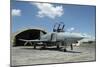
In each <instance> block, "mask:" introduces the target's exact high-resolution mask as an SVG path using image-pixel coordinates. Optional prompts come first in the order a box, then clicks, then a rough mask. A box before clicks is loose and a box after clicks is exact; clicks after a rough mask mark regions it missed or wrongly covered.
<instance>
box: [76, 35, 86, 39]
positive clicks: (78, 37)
mask: <svg viewBox="0 0 100 67" xmlns="http://www.w3.org/2000/svg"><path fill="white" fill-rule="evenodd" d="M76 38H77V40H81V39H83V38H85V36H83V35H79V36H77V37H76Z"/></svg>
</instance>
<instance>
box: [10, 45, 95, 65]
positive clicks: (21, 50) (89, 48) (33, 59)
mask: <svg viewBox="0 0 100 67" xmlns="http://www.w3.org/2000/svg"><path fill="white" fill-rule="evenodd" d="M95 55H96V54H95V44H81V46H78V47H77V46H74V50H71V49H70V47H69V46H68V47H67V52H63V51H62V50H60V49H57V48H56V47H55V46H53V47H47V48H45V49H42V48H40V47H37V49H33V47H32V46H18V47H11V65H12V66H19V65H38V64H52V63H65V62H66V63H69V62H82V61H95V60H96V58H95Z"/></svg>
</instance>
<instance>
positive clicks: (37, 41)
mask: <svg viewBox="0 0 100 67" xmlns="http://www.w3.org/2000/svg"><path fill="white" fill-rule="evenodd" d="M19 40H20V41H24V42H35V43H39V42H47V41H46V40H38V39H37V40H25V39H19Z"/></svg>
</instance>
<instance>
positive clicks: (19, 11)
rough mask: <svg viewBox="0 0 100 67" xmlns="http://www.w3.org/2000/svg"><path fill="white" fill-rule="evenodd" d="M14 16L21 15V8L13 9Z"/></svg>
mask: <svg viewBox="0 0 100 67" xmlns="http://www.w3.org/2000/svg"><path fill="white" fill-rule="evenodd" d="M12 16H21V10H20V9H12Z"/></svg>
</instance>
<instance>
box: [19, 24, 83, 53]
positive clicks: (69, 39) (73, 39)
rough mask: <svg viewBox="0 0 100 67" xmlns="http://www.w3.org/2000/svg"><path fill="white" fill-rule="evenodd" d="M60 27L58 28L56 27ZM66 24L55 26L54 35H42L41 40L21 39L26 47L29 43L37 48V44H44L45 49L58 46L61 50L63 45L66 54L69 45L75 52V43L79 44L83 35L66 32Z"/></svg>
mask: <svg viewBox="0 0 100 67" xmlns="http://www.w3.org/2000/svg"><path fill="white" fill-rule="evenodd" d="M57 25H58V27H57V28H56V26H57ZM64 26H65V25H64V24H62V26H61V24H56V25H54V28H56V29H53V32H52V33H47V34H45V35H41V36H40V39H36V40H25V39H19V40H21V41H25V43H24V45H26V44H27V43H30V44H31V45H33V46H34V48H36V44H42V45H43V46H44V48H45V47H46V45H47V44H53V45H54V44H56V46H57V48H59V47H60V46H61V45H63V50H64V52H65V51H67V50H66V48H67V46H68V45H70V47H71V50H73V45H72V44H73V43H77V42H78V41H79V40H81V39H83V38H84V36H83V35H79V34H76V33H69V32H64V30H63V29H64Z"/></svg>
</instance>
